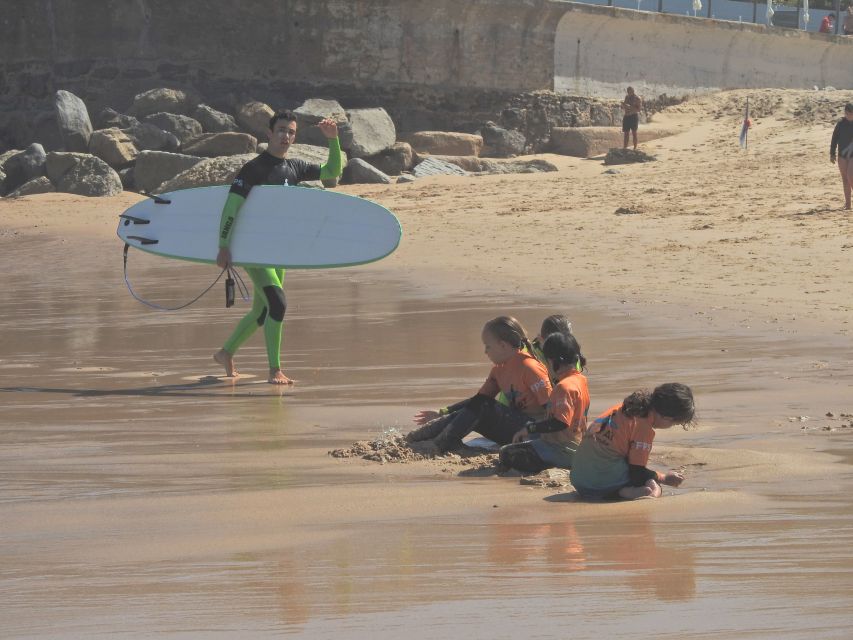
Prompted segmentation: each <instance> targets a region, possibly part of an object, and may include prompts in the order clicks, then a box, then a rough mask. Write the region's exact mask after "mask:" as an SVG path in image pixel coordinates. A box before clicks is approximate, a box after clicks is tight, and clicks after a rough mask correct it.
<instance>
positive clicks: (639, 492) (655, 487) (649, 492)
mask: <svg viewBox="0 0 853 640" xmlns="http://www.w3.org/2000/svg"><path fill="white" fill-rule="evenodd" d="M662 495H663V489H661V487H660V485H659V484H658V483H657V482H656V481H655V480H649V481H648V482H646V484H644V485H643V486H642V487H622V488H621V489H620V490H619V497H620V498H624V499H625V500H637V499H639V498H660V497H661V496H662Z"/></svg>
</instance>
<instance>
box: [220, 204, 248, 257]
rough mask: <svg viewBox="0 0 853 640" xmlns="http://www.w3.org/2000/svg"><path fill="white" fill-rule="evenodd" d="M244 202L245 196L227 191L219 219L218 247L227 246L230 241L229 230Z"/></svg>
mask: <svg viewBox="0 0 853 640" xmlns="http://www.w3.org/2000/svg"><path fill="white" fill-rule="evenodd" d="M244 202H246V198H244V197H243V196H241V195H240V194H237V193H229V194H228V197H227V198H226V199H225V206H224V207H222V218H221V219H220V220H219V247H220V249H221V248H222V247H227V246H228V243H229V242H230V241H231V232H232V231H234V223H235V222H237V213H238V212H239V211H240V207H242V206H243V203H244Z"/></svg>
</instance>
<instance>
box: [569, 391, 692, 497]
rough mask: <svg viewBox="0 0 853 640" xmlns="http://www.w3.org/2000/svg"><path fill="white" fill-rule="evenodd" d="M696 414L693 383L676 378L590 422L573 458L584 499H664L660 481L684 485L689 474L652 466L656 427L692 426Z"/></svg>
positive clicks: (574, 479)
mask: <svg viewBox="0 0 853 640" xmlns="http://www.w3.org/2000/svg"><path fill="white" fill-rule="evenodd" d="M694 413H695V409H694V405H693V392H692V391H691V390H690V387H688V386H686V385H683V384H679V383H677V382H670V383H667V384H662V385H660V386H659V387H657V388H656V389H655V390H654V391H652V392H651V393H649V392H648V391H637V392H635V393H632V394H631V395H630V396H628V397H627V398H625V400H623V401H622V404H619V405H616V406H615V407H612V408H610V409H608V410H607V411H605V412H604V413H603V414H601V416H600V417H598V418H596V419H595V421H594V422H593V423H592V424H591V425H590V427H589V429H587V431H586V433H585V434H584V437H583V440H582V441H581V443H580V446H579V447H578V450H577V451H576V452H575V455H574V458H573V460H572V473H571V481H572V485H573V486H574V487H575V490H577V492H578V494H580V496H581V497H583V498H597V499H613V498H622V499H625V500H634V499H636V498H643V497H652V498H659V497H660V496H661V495H662V494H663V491H662V489H661V487H660V484H667V485H670V486H673V487H677V486H679V485H680V484H681V483H682V482H683V480H684V476H682V475H681V474H680V473H678V472H676V471H670V472H668V473H660V472H658V471H653V470H652V469H649V468H647V467H646V463H647V462H648V461H649V454H650V453H651V450H652V441H653V440H654V438H655V429H669V428H670V427H671V426H673V425H676V424H681V425H689V424H690V423H692V422H693V416H694Z"/></svg>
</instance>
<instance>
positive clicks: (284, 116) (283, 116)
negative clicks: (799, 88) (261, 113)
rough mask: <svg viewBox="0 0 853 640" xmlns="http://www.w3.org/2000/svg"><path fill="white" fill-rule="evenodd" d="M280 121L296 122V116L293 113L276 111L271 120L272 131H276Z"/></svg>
mask: <svg viewBox="0 0 853 640" xmlns="http://www.w3.org/2000/svg"><path fill="white" fill-rule="evenodd" d="M279 120H287V121H288V122H296V115H295V114H294V113H293V112H292V111H287V110H284V111H276V112H275V113H274V114H273V116H272V118H270V131H272V130H273V129H275V123H276V122H278V121H279Z"/></svg>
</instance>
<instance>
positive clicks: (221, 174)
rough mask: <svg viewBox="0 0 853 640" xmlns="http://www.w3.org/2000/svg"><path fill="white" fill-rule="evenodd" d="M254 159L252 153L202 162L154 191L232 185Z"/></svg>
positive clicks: (161, 191)
mask: <svg viewBox="0 0 853 640" xmlns="http://www.w3.org/2000/svg"><path fill="white" fill-rule="evenodd" d="M254 157H255V154H254V153H250V154H244V155H240V156H221V157H219V158H208V159H207V160H202V161H201V162H199V163H198V164H196V165H194V166H192V167H190V168H189V169H187V170H186V171H182V172H181V173H179V174H178V175H177V176H175V177H174V178H172V179H171V180H167V181H166V182H164V183H163V184H161V185H160V186H159V187H157V189H155V190H154V191H155V192H156V193H165V192H167V191H176V190H178V189H191V188H193V187H211V186H215V185H226V184H231V182H233V181H234V177H235V176H236V175H237V172H238V171H240V169H241V168H242V167H243V165H244V164H246V163H247V162H248V161H249V160H251V159H252V158H254Z"/></svg>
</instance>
